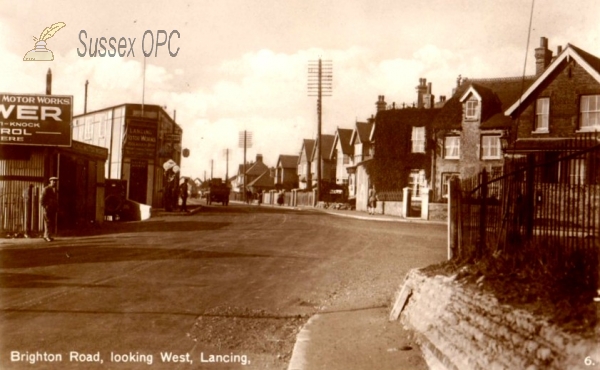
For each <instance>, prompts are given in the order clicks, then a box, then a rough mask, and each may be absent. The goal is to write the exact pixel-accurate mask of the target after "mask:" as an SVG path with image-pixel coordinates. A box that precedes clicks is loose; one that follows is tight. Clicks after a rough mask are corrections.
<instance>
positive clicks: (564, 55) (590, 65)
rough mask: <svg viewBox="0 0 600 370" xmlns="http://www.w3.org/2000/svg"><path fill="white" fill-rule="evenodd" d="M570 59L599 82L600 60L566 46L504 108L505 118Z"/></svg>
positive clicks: (568, 45) (513, 112)
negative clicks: (522, 91) (523, 90)
mask: <svg viewBox="0 0 600 370" xmlns="http://www.w3.org/2000/svg"><path fill="white" fill-rule="evenodd" d="M570 58H573V59H575V61H576V62H577V63H578V64H579V65H580V66H581V67H583V69H585V70H586V71H587V72H588V73H589V74H590V75H591V76H592V77H593V78H594V79H596V81H598V82H600V59H598V58H597V57H595V56H593V55H592V54H590V53H588V52H586V51H583V50H581V49H580V48H578V47H576V46H574V45H571V44H567V47H566V48H565V49H564V50H563V51H562V52H561V53H560V54H559V55H558V56H557V57H556V58H555V59H554V60H553V61H552V62H551V63H550V65H549V66H548V67H547V68H546V69H545V70H544V72H542V74H541V75H540V76H539V77H538V78H537V79H536V80H535V81H534V82H533V83H532V84H530V85H529V86H528V87H527V89H526V90H525V92H524V93H522V94H520V96H518V97H517V99H515V101H513V104H512V105H510V106H509V107H507V108H506V110H505V114H506V115H507V116H512V115H513V114H515V113H516V112H517V110H518V109H519V108H520V107H521V106H522V105H523V104H524V103H525V102H526V101H527V100H528V98H530V97H531V96H532V95H533V94H534V93H535V91H536V90H537V89H538V88H540V87H541V85H542V84H543V83H544V81H545V80H546V79H547V78H548V77H549V76H550V75H552V74H553V73H554V71H556V69H557V68H558V67H559V66H560V65H561V64H562V63H563V62H564V61H565V60H566V61H569V59H570Z"/></svg>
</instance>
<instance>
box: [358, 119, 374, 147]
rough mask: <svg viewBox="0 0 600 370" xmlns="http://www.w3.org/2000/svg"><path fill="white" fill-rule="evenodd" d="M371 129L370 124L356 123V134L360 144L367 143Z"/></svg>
mask: <svg viewBox="0 0 600 370" xmlns="http://www.w3.org/2000/svg"><path fill="white" fill-rule="evenodd" d="M372 129H373V123H371V122H356V132H357V133H358V139H359V140H360V142H361V143H367V142H369V136H371V130H372Z"/></svg>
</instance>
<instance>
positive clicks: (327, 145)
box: [310, 134, 335, 188]
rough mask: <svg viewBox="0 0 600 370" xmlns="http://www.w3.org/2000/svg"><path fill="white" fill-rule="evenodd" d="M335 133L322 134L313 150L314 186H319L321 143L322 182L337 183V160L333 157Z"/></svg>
mask: <svg viewBox="0 0 600 370" xmlns="http://www.w3.org/2000/svg"><path fill="white" fill-rule="evenodd" d="M334 138H335V136H334V135H326V134H321V138H320V140H319V138H317V139H316V140H315V145H314V146H313V151H312V154H311V165H310V166H311V167H310V168H311V175H312V176H311V177H312V183H313V188H314V187H316V186H317V181H318V177H319V176H318V172H317V171H318V168H319V162H318V161H319V155H318V151H319V144H320V145H321V158H320V161H321V182H322V183H327V184H331V183H334V184H335V162H334V161H333V160H332V159H331V151H332V149H333V140H334Z"/></svg>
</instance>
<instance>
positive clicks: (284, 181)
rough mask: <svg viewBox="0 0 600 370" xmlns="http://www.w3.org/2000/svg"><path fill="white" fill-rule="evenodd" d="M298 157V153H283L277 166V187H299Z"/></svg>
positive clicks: (288, 188) (289, 188) (287, 188)
mask: <svg viewBox="0 0 600 370" xmlns="http://www.w3.org/2000/svg"><path fill="white" fill-rule="evenodd" d="M298 159H299V157H298V156H297V155H285V154H281V155H280V156H279V159H278V160H277V166H276V168H275V187H276V188H277V189H285V190H291V189H295V188H297V187H298Z"/></svg>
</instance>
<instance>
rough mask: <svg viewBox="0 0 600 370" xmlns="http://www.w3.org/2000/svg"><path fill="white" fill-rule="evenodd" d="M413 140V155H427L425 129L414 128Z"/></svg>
mask: <svg viewBox="0 0 600 370" xmlns="http://www.w3.org/2000/svg"><path fill="white" fill-rule="evenodd" d="M411 140H412V152H413V153H425V127H413V128H412V137H411Z"/></svg>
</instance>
